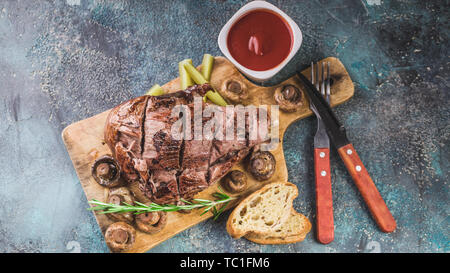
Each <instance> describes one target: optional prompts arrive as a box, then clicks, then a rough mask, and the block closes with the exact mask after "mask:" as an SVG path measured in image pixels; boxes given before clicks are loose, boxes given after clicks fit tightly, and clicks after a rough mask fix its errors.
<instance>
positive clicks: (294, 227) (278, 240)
mask: <svg viewBox="0 0 450 273" xmlns="http://www.w3.org/2000/svg"><path fill="white" fill-rule="evenodd" d="M310 230H311V222H309V220H308V218H306V216H305V215H303V214H301V213H298V212H296V211H295V209H294V208H291V215H290V216H289V218H288V219H287V221H286V222H285V223H284V224H282V225H281V227H279V228H278V229H276V230H274V231H272V232H271V233H268V234H266V235H259V234H255V233H248V234H247V235H245V238H246V239H248V240H250V241H252V242H255V243H258V244H273V245H275V244H291V243H297V242H301V241H303V240H304V239H305V237H306V234H308V232H309V231H310Z"/></svg>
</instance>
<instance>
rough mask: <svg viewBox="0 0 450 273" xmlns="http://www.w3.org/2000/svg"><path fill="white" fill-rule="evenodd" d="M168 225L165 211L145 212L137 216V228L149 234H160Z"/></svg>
mask: <svg viewBox="0 0 450 273" xmlns="http://www.w3.org/2000/svg"><path fill="white" fill-rule="evenodd" d="M166 224H167V213H166V212H164V211H156V212H145V213H141V214H138V215H137V216H136V226H137V228H138V229H139V230H140V231H142V232H145V233H148V234H155V233H158V232H160V231H161V230H162V229H163V228H164V227H165V226H166Z"/></svg>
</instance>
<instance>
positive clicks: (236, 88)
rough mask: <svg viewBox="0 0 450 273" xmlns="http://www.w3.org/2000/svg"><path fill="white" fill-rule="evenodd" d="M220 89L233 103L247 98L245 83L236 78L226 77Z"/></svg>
mask: <svg viewBox="0 0 450 273" xmlns="http://www.w3.org/2000/svg"><path fill="white" fill-rule="evenodd" d="M221 91H222V92H220V93H221V95H223V96H224V97H225V98H227V99H229V100H230V101H232V102H235V103H237V102H241V101H242V100H243V99H246V98H248V89H247V85H246V84H245V83H243V82H242V81H240V80H238V79H228V80H226V81H224V82H223V84H222V88H221Z"/></svg>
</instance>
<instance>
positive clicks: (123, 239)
mask: <svg viewBox="0 0 450 273" xmlns="http://www.w3.org/2000/svg"><path fill="white" fill-rule="evenodd" d="M105 239H106V244H107V245H108V246H109V248H110V249H111V250H112V251H113V252H120V251H124V250H127V249H129V248H130V247H131V246H132V245H133V244H134V242H135V239H136V230H135V229H134V228H133V227H132V226H130V225H129V224H127V223H125V222H115V223H113V224H111V225H109V226H108V228H107V229H106V232H105Z"/></svg>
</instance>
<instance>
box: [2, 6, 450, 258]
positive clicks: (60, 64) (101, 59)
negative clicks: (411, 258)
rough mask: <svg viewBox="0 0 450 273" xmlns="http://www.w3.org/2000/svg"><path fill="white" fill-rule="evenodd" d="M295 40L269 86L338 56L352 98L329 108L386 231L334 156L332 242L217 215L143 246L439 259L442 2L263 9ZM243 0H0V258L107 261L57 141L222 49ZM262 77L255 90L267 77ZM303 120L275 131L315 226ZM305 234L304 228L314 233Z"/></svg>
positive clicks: (444, 65) (444, 209) (444, 53)
mask: <svg viewBox="0 0 450 273" xmlns="http://www.w3.org/2000/svg"><path fill="white" fill-rule="evenodd" d="M270 2H272V3H274V4H275V5H277V6H278V7H280V8H281V9H282V10H284V11H285V12H286V13H287V14H288V15H290V16H291V18H292V19H294V20H295V21H296V22H297V23H298V25H299V26H300V28H301V29H302V31H303V38H304V40H303V45H302V47H301V49H300V51H299V52H298V54H297V55H296V56H295V58H294V59H293V60H292V61H291V62H290V63H289V65H288V66H287V67H286V68H285V69H283V71H282V72H281V73H280V74H279V75H277V76H276V78H274V79H273V80H272V81H271V82H270V83H275V82H277V81H280V80H282V79H285V78H287V77H288V76H289V75H291V74H292V73H293V72H294V71H295V69H296V68H297V67H304V66H306V65H307V64H308V63H309V62H311V61H313V60H319V59H321V58H324V57H327V56H336V57H338V58H340V59H341V61H342V62H343V63H344V65H345V66H346V67H347V69H348V71H349V73H350V75H351V77H352V80H353V81H354V83H355V87H356V89H355V96H354V97H353V98H352V99H351V100H350V101H348V102H347V103H345V104H344V105H342V106H339V107H337V108H336V114H337V116H338V117H340V119H341V121H342V122H343V123H344V124H345V126H346V127H347V130H348V134H349V138H350V139H351V140H352V142H353V143H354V146H355V148H356V149H357V150H358V151H359V153H360V157H361V158H362V160H363V162H364V163H365V165H366V167H367V168H368V170H369V173H371V175H372V178H373V179H374V181H375V183H376V185H377V186H378V188H379V190H380V192H381V194H382V196H383V197H384V198H385V200H386V202H387V205H388V207H389V208H390V209H391V211H392V213H393V215H394V217H395V218H396V220H397V224H398V229H397V230H396V231H395V232H394V233H392V234H384V233H382V232H381V231H379V229H378V228H377V227H376V225H375V224H374V221H373V220H372V218H371V217H370V215H369V212H368V210H367V207H366V206H365V204H364V202H363V200H362V198H361V196H360V194H359V193H358V191H357V189H356V187H355V186H354V184H353V182H352V180H351V178H350V176H349V175H348V173H347V171H346V169H345V168H344V166H343V164H342V162H341V161H340V159H339V157H338V155H337V153H336V152H333V153H332V154H331V164H332V165H331V168H332V181H333V193H334V197H333V198H334V199H333V202H334V208H335V225H336V228H335V240H334V242H332V243H331V244H329V245H326V246H325V245H321V244H319V243H317V241H316V240H315V238H314V237H315V234H314V230H313V231H312V232H311V233H310V234H308V236H307V237H306V239H305V241H304V242H302V243H297V244H291V245H280V246H262V245H257V244H254V243H251V242H248V241H246V240H244V239H241V240H233V239H231V238H230V237H229V236H228V235H227V233H226V231H225V222H226V219H227V215H228V214H227V213H226V214H225V215H223V216H222V217H221V218H220V219H219V220H218V221H212V220H208V221H206V222H204V223H201V224H199V225H197V226H195V227H193V228H191V229H189V230H186V231H184V232H182V233H181V234H179V235H177V236H175V237H174V238H172V239H170V240H168V241H166V242H164V243H162V244H160V245H159V246H157V247H155V248H154V249H153V250H151V252H206V251H207V252H378V251H381V252H449V250H450V249H449V205H448V203H449V202H448V201H449V186H448V181H449V154H450V151H449V144H450V143H449V134H450V123H449V119H450V113H449V110H450V107H449V106H450V103H449V98H450V94H449V55H448V54H449V11H448V10H449V8H450V7H449V2H448V1H440V0H436V1H418V0H417V1H388V0H361V1H350V0H341V1H339V0H333V1H318V0H315V1H270ZM243 4H244V1H94V0H67V1H5V0H2V1H0V63H1V66H0V83H1V88H0V97H1V103H0V115H1V116H0V117H1V119H0V173H1V176H0V252H70V251H73V252H78V251H82V252H106V251H107V247H106V245H105V243H104V240H103V237H102V235H101V232H100V229H99V228H98V226H97V224H96V222H95V219H94V217H93V215H92V214H91V212H88V211H86V208H87V207H88V204H87V200H86V198H85V196H84V193H83V190H82V188H81V185H80V184H79V181H78V178H77V176H76V174H75V170H74V169H73V167H72V163H71V161H70V159H69V156H68V155H67V152H66V150H65V147H64V145H63V143H62V139H61V137H60V134H61V131H62V129H63V128H64V127H65V126H67V125H69V124H71V123H72V122H75V121H78V120H81V119H84V118H87V117H90V116H92V115H94V114H96V113H100V112H102V111H104V110H107V109H109V108H111V107H113V106H115V105H116V104H118V103H120V102H122V101H124V100H126V99H129V98H132V97H135V96H138V95H140V94H142V93H143V92H145V91H146V90H147V89H148V88H149V87H150V86H151V85H153V84H154V83H160V84H163V83H165V82H167V81H169V80H170V79H172V78H174V77H176V76H177V73H178V72H177V71H178V70H177V62H178V61H179V60H182V59H184V58H187V57H189V58H192V59H193V60H194V62H195V63H199V62H200V61H201V56H202V54H203V53H210V54H213V55H220V51H219V48H218V46H217V42H216V39H217V35H218V33H219V31H220V28H221V27H222V25H223V24H225V22H226V21H227V20H228V18H230V17H231V15H232V14H233V13H234V12H235V11H236V10H238V9H239V7H241V6H242V5H243ZM270 83H268V84H270ZM315 126H316V122H315V120H314V119H313V118H308V119H305V120H302V121H299V122H297V123H295V124H294V125H292V127H290V128H289V129H288V131H287V133H286V136H285V147H284V149H285V155H286V159H287V163H288V170H289V180H290V181H291V182H293V183H295V184H296V185H297V186H298V188H299V197H298V198H297V199H296V200H295V202H294V204H295V208H296V209H297V210H299V211H301V212H303V213H304V214H305V215H307V216H308V217H309V218H310V220H311V221H312V222H314V221H315V212H314V206H315V205H314V182H313V181H314V177H313V160H312V152H313V151H312V140H313V135H314V131H315ZM313 228H314V226H313Z"/></svg>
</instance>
